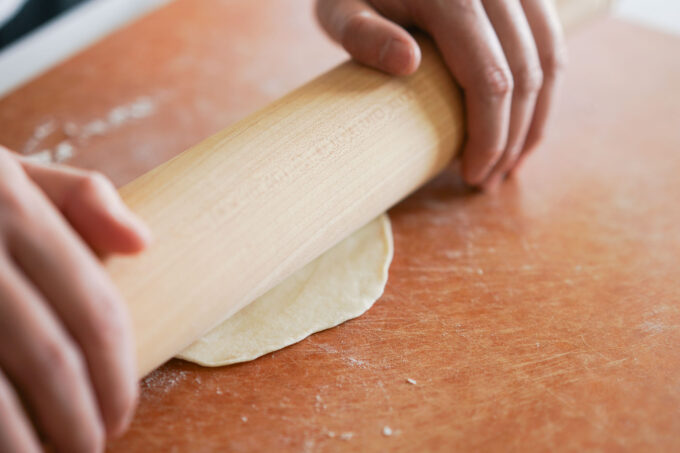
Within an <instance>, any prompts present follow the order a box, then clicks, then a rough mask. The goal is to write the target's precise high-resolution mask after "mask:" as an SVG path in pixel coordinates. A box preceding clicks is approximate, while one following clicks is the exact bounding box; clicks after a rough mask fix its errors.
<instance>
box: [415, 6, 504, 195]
mask: <svg viewBox="0 0 680 453" xmlns="http://www.w3.org/2000/svg"><path fill="white" fill-rule="evenodd" d="M436 4H437V5H439V6H438V7H437V8H430V7H429V6H431V5H430V4H429V3H427V6H428V7H426V8H424V9H423V11H422V14H421V16H422V17H423V22H424V25H425V28H426V29H427V31H429V32H430V34H432V35H433V37H434V39H435V41H436V42H437V46H438V47H439V49H440V51H441V52H442V55H443V57H444V60H445V62H446V64H447V66H448V67H449V69H450V71H451V73H452V74H453V76H454V77H455V78H456V80H457V81H458V83H459V84H460V85H461V87H462V89H463V92H464V94H465V108H466V114H467V142H466V144H465V146H464V148H463V153H462V166H461V167H462V172H463V179H465V181H466V182H467V183H468V184H472V185H477V184H480V183H481V182H482V181H484V179H485V178H486V176H487V174H488V173H489V172H490V171H491V169H492V168H493V166H494V165H495V164H496V162H497V161H498V159H499V158H500V156H501V155H502V153H503V151H504V150H505V146H506V143H507V138H508V127H509V123H510V105H511V97H512V91H513V80H512V74H511V72H510V67H509V65H508V62H507V60H506V58H505V54H504V53H503V49H502V47H501V44H500V42H499V40H498V37H497V36H496V33H495V31H494V29H493V27H492V25H491V23H490V21H489V19H488V18H487V16H486V13H485V11H484V8H483V7H482V4H481V3H480V2H479V1H468V0H454V1H449V2H436Z"/></svg>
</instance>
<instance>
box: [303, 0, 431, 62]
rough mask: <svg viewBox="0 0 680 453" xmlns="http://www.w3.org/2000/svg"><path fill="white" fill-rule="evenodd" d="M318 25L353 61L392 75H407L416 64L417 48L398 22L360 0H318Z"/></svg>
mask: <svg viewBox="0 0 680 453" xmlns="http://www.w3.org/2000/svg"><path fill="white" fill-rule="evenodd" d="M316 13H317V16H318V18H319V22H320V23H321V26H322V27H323V28H324V29H325V30H326V32H328V34H329V35H330V36H331V38H333V39H334V40H335V41H337V42H339V43H340V44H342V46H343V47H344V48H345V50H346V51H347V52H349V54H350V55H351V56H352V57H353V58H354V59H356V60H357V61H359V62H361V63H363V64H365V65H368V66H371V67H374V68H377V69H380V70H382V71H385V72H387V73H390V74H394V75H408V74H411V73H413V72H414V71H415V70H416V69H418V66H419V65H420V48H419V47H418V44H417V43H416V40H415V39H413V37H412V36H411V35H410V34H409V33H408V32H407V31H406V30H404V28H402V27H401V26H399V25H397V24H396V23H394V22H392V21H390V20H388V19H386V18H385V17H383V16H381V15H380V14H378V13H377V12H376V11H375V10H374V9H373V8H371V6H370V5H368V4H367V3H366V2H365V1H362V0H319V1H318V2H317V4H316Z"/></svg>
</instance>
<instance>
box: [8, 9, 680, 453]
mask: <svg viewBox="0 0 680 453" xmlns="http://www.w3.org/2000/svg"><path fill="white" fill-rule="evenodd" d="M570 50H571V65H570V67H569V71H568V74H567V79H566V82H565V86H564V87H563V94H564V95H563V97H562V101H561V103H560V105H559V107H558V109H557V112H556V115H555V118H554V127H553V128H552V129H551V130H550V134H549V136H548V137H547V140H546V143H545V145H544V146H543V147H542V149H541V150H540V151H539V152H537V153H536V155H535V156H534V158H533V159H531V160H530V161H529V162H528V164H527V166H526V168H525V169H524V171H523V172H522V175H521V178H520V179H519V180H517V181H512V182H509V183H508V184H506V185H504V186H503V187H502V189H501V190H500V191H499V192H498V193H496V194H491V195H479V194H475V193H471V192H469V191H467V190H466V189H465V188H464V187H463V186H462V185H461V184H460V182H459V181H458V180H457V178H456V177H455V176H453V175H450V174H446V175H442V176H441V177H439V178H438V179H437V180H436V181H434V182H433V183H431V184H430V185H428V186H427V187H426V188H424V189H423V190H421V191H419V192H418V193H416V194H415V195H413V196H412V197H410V198H409V199H407V200H406V201H404V202H403V203H401V204H400V205H398V206H397V207H396V208H394V209H393V210H392V211H391V212H390V215H391V218H392V220H393V228H394V233H395V247H396V253H395V259H394V263H393V265H392V268H391V271H390V281H389V283H388V286H387V290H386V292H385V295H384V296H383V297H382V298H381V299H380V300H379V301H378V302H377V303H376V305H375V307H374V308H373V309H372V310H370V311H369V312H368V313H367V314H366V315H365V316H363V317H361V318H359V319H357V320H354V321H351V322H349V323H346V324H344V325H343V326H341V327H339V328H336V329H332V330H329V331H326V332H322V333H320V334H316V335H314V336H312V337H310V338H308V339H307V340H305V341H303V342H301V343H299V344H297V345H295V346H292V347H290V348H287V349H285V350H283V351H279V352H276V353H273V354H270V355H268V356H266V357H263V358H261V359H259V360H257V361H255V362H251V363H248V364H242V365H236V366H232V367H226V368H221V369H202V368H199V367H197V366H194V365H190V364H188V363H185V362H181V361H176V360H174V361H171V362H169V363H168V364H166V365H164V366H163V367H161V368H160V369H159V370H157V371H156V372H154V373H152V374H151V375H150V376H149V377H147V378H146V379H145V380H144V381H143V383H142V395H141V401H140V406H139V409H138V413H137V417H136V419H135V421H134V423H133V425H132V428H131V430H130V432H129V433H128V434H127V435H126V436H125V437H123V438H122V439H120V440H117V441H115V442H112V443H111V444H110V445H109V450H110V451H114V452H117V451H121V452H123V451H125V452H136V451H139V452H142V451H144V452H146V451H173V448H174V449H176V450H177V451H213V450H215V451H231V450H233V451H250V450H257V451H262V450H276V451H334V450H362V451H384V450H396V451H420V450H424V449H429V450H436V449H439V450H447V451H450V450H451V449H453V448H455V449H456V450H481V449H484V450H508V449H514V450H552V449H557V448H562V449H579V450H581V449H609V450H617V449H647V450H649V449H652V447H654V449H655V450H666V451H671V450H677V449H678V448H680V437H679V436H677V433H678V432H680V409H678V408H680V377H679V376H680V353H679V352H678V350H679V345H680V286H679V285H678V282H680V270H679V269H678V266H677V263H678V261H679V257H680V231H679V230H678V227H677V225H678V224H680V207H679V206H678V203H677V194H678V193H680V180H679V179H678V177H677V175H678V174H679V173H680V153H679V152H678V148H679V147H680V126H679V125H680V90H678V89H677V80H680V59H678V58H673V57H672V56H673V55H677V54H678V51H680V39H678V38H674V37H670V36H666V35H662V34H659V33H656V32H652V31H648V30H645V29H642V28H639V27H635V26H632V25H629V24H624V23H621V22H618V21H615V20H605V21H602V22H600V23H598V24H595V25H593V26H591V27H590V28H588V29H585V30H582V31H581V32H579V33H578V34H577V35H576V36H574V37H573V38H571V40H570ZM343 58H344V54H343V53H342V52H341V51H340V50H338V49H337V48H335V47H334V46H332V45H331V44H330V43H329V42H328V41H326V40H325V38H323V36H322V35H321V33H320V31H319V30H318V29H317V27H316V25H315V24H314V22H313V21H312V14H311V3H310V2H308V1H307V2H304V7H302V6H301V2H300V1H299V0H286V1H284V0H270V1H268V2H267V3H266V6H263V2H257V3H256V2H246V1H241V2H237V1H232V2H223V1H217V0H215V1H208V0H206V1H202V2H192V1H190V0H178V1H176V2H175V3H172V4H170V5H169V6H167V7H164V8H163V9H161V10H159V11H157V12H155V13H153V14H152V15H151V16H149V17H147V18H145V19H143V20H141V21H139V22H138V23H136V24H134V25H132V26H130V27H128V28H126V29H124V30H121V31H120V32H117V33H116V34H114V35H113V36H111V37H109V38H107V39H105V40H104V41H102V42H100V43H99V44H97V45H95V46H94V47H93V48H91V49H89V50H87V51H85V52H83V53H82V54H80V55H79V56H77V57H75V58H74V59H72V60H70V61H68V62H66V63H64V64H62V65H61V66H59V67H58V68H55V69H54V70H52V71H50V72H49V73H47V74H45V75H44V76H42V77H40V78H38V79H37V80H35V81H33V82H31V83H29V84H28V85H26V86H25V87H23V88H21V89H19V90H17V91H16V92H14V93H13V94H11V95H9V96H8V97H6V98H4V99H2V100H0V124H2V125H3V127H2V128H0V142H2V143H3V144H5V145H8V146H10V147H13V148H15V149H17V150H25V151H26V152H35V151H40V150H42V149H47V148H49V149H52V150H54V149H55V148H56V145H57V144H58V143H59V142H61V141H63V140H67V141H68V142H69V143H70V144H71V145H72V146H73V147H74V153H75V155H74V157H73V158H72V159H71V160H70V163H73V164H75V165H79V166H84V167H88V168H96V169H99V170H101V171H103V172H105V173H107V174H108V175H110V176H111V178H112V179H113V180H114V181H115V182H116V183H117V184H119V185H120V184H123V183H125V182H127V181H130V180H131V179H133V178H134V177H136V176H138V175H140V174H141V173H143V172H145V171H147V170H149V169H150V168H152V167H153V166H155V165H157V164H158V163H160V162H163V161H165V160H167V159H168V158H170V157H172V156H174V155H175V154H177V153H178V152H180V151H182V150H184V149H186V148H187V147H188V146H190V145H191V144H193V143H195V142H197V141H199V140H200V139H202V138H204V137H205V136H207V135H209V134H211V133H213V132H215V131H217V130H219V129H221V128H223V127H224V126H226V125H228V124H229V123H232V122H234V121H236V120H237V119H239V118H241V117H243V116H245V115H246V114H248V113H250V112H252V111H254V110H255V109H257V108H259V107H262V106H263V105H265V104H266V103H267V102H269V101H271V100H273V99H274V98H276V97H278V96H280V95H282V94H284V93H285V92H287V91H289V90H290V89H292V88H294V87H295V86H298V85H299V84H301V83H303V82H305V81H307V80H309V79H310V78H312V77H313V76H315V75H316V74H318V73H320V72H321V71H323V70H325V69H327V68H329V67H331V66H333V65H334V64H336V63H337V62H339V61H341V60H342V59H343ZM116 108H118V110H115V109H116ZM112 111H114V113H112ZM115 112H117V113H115ZM124 112H127V114H126V115H124V114H123V113H124ZM97 121H100V122H99V123H97ZM92 124H99V126H92ZM87 125H90V126H87ZM41 126H42V127H41ZM36 130H37V132H38V133H36ZM41 131H42V132H43V133H44V132H45V131H48V133H47V137H45V138H39V137H40V136H41V135H43V134H41V133H40V132H41ZM88 131H89V132H88ZM92 131H95V132H96V133H92ZM97 131H98V132H97ZM62 149H63V147H62ZM62 157H63V154H62ZM407 379H412V380H414V381H415V382H416V384H415V385H414V384H411V383H409V382H407ZM386 426H387V427H389V428H390V429H391V430H392V435H391V436H386V435H385V434H384V428H385V427H386Z"/></svg>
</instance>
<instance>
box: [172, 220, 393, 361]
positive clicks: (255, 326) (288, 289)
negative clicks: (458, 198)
mask: <svg viewBox="0 0 680 453" xmlns="http://www.w3.org/2000/svg"><path fill="white" fill-rule="evenodd" d="M393 249H394V246H393V243H392V230H391V227H390V221H389V218H388V217H387V214H383V215H381V216H380V217H378V218H377V219H375V220H373V221H372V222H370V223H369V224H367V225H366V226H364V227H363V228H361V229H360V230H358V231H356V232H355V233H354V234H352V235H351V236H349V237H348V238H346V239H345V240H343V241H342V242H340V243H338V244H337V245H336V246H335V247H333V248H331V249H330V250H328V251H327V252H326V253H324V254H323V255H321V256H320V257H319V258H317V259H316V260H314V261H312V262H311V263H309V264H308V265H307V266H305V267H303V268H302V269H300V270H299V271H297V272H296V273H295V274H293V275H291V276H290V277H288V278H287V279H286V280H284V281H283V282H281V283H280V284H279V285H278V286H276V287H274V288H273V289H271V290H270V291H269V292H267V293H266V294H265V295H263V296H262V297H260V298H259V299H256V300H255V301H254V302H252V303H251V304H249V305H247V306H246V307H244V308H243V309H242V310H240V311H239V312H238V313H236V314H235V315H234V316H232V317H231V318H229V319H227V320H226V321H225V322H223V323H222V324H221V325H219V326H217V327H216V328H215V329H214V330H212V331H211V332H210V333H208V334H207V335H206V336H204V337H203V338H201V339H200V340H198V341H196V342H195V343H194V344H192V345H191V346H189V347H188V348H187V349H185V350H184V351H183V352H182V353H181V354H179V355H178V357H179V358H181V359H184V360H189V361H191V362H195V363H198V364H199V365H204V366H221V365H229V364H232V363H238V362H245V361H248V360H253V359H256V358H258V357H260V356H262V355H265V354H267V353H270V352H272V351H276V350H278V349H281V348H285V347H286V346H289V345H291V344H293V343H297V342H298V341H300V340H302V339H304V338H306V337H307V336H309V335H311V334H313V333H315V332H319V331H320V330H325V329H328V328H331V327H334V326H337V325H338V324H341V323H343V322H345V321H347V320H349V319H352V318H356V317H357V316H360V315H362V314H363V313H364V312H366V310H368V309H369V308H371V306H372V305H373V303H374V302H375V301H376V300H377V299H378V298H379V297H380V295H381V294H382V292H383V290H384V289H385V284H386V283H387V273H388V269H389V266H390V262H391V261H392V253H393Z"/></svg>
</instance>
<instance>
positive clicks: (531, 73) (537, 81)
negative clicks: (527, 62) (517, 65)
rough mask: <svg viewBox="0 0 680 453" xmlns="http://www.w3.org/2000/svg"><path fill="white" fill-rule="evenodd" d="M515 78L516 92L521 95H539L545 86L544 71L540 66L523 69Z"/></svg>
mask: <svg viewBox="0 0 680 453" xmlns="http://www.w3.org/2000/svg"><path fill="white" fill-rule="evenodd" d="M514 78H515V90H516V91H517V92H518V93H521V94H533V93H537V92H538V91H539V90H540V89H541V87H542V86H543V70H542V69H541V67H540V66H539V65H531V66H525V67H523V68H522V69H520V70H519V71H517V73H516V74H515V76H514Z"/></svg>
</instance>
